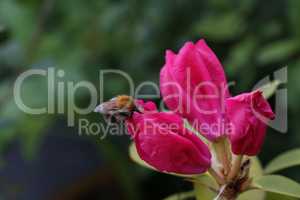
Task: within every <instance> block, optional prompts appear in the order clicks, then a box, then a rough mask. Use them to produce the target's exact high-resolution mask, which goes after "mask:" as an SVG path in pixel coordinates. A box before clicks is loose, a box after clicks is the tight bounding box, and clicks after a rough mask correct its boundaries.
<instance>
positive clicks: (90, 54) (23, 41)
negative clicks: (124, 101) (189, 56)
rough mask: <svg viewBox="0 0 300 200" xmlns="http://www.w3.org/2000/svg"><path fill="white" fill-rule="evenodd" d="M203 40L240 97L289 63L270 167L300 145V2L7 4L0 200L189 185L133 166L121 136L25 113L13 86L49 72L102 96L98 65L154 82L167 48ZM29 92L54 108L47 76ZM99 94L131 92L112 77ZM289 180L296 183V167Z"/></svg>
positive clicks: (42, 0) (108, 195)
mask: <svg viewBox="0 0 300 200" xmlns="http://www.w3.org/2000/svg"><path fill="white" fill-rule="evenodd" d="M200 38H205V39H206V41H207V43H208V44H209V46H210V47H211V48H212V49H213V50H214V51H215V52H216V54H217V55H218V57H219V58H220V60H221V61H222V63H223V65H224V68H225V71H226V74H227V75H228V79H229V80H233V81H236V86H234V87H233V90H232V93H233V94H237V93H239V92H242V91H247V90H251V89H252V87H253V86H254V84H255V83H256V82H257V81H258V80H260V79H262V78H264V77H265V76H267V75H270V74H272V72H274V71H276V70H277V69H280V68H281V67H284V66H288V83H287V84H283V85H282V87H283V88H287V89H288V133H287V134H281V133H279V132H277V131H274V130H271V129H269V133H268V135H267V140H266V143H265V145H264V149H263V151H262V153H261V154H260V156H259V157H260V158H261V160H262V163H263V164H265V163H267V162H268V161H269V160H271V159H272V158H273V157H274V156H275V155H277V154H279V153H280V152H282V151H284V150H288V149H290V148H293V147H298V146H299V145H300V134H299V128H298V126H299V117H298V116H299V115H300V106H299V105H298V102H299V100H298V97H299V96H300V81H299V76H300V1H299V0H277V1H274V0H265V1H259V0H243V1H240V0H210V1H204V0H202V1H200V0H190V1H186V0H165V1H161V0H144V1H137V0H123V1H117V0H89V1H84V0H64V1H59V0H0V150H1V154H0V155H1V157H0V199H1V200H2V199H4V200H7V199H8V200H10V199H18V200H23V199H30V200H39V199H46V200H47V199H51V200H52V199H58V200H60V199H63V200H69V199H70V200H77V199H78V200H81V199H124V200H128V199H129V200H135V199H136V200H140V199H143V200H148V199H149V200H150V199H151V200H153V199H162V198H163V197H165V196H167V195H168V194H171V193H174V192H180V191H185V190H187V189H189V188H191V185H190V184H189V183H187V182H185V181H183V180H180V179H178V178H174V177H169V176H167V175H163V174H158V173H155V172H150V171H148V170H146V169H142V168H141V167H139V166H137V165H135V164H134V163H133V162H131V161H130V159H129V158H128V152H127V147H128V144H129V142H130V141H129V139H128V137H126V136H122V137H120V136H110V137H108V138H106V139H105V140H100V139H99V137H97V136H91V135H89V136H79V135H78V127H74V128H70V127H67V122H66V115H64V114H49V115H28V114H25V113H23V112H22V111H21V110H19V109H18V107H17V106H16V105H15V102H14V97H13V85H14V81H15V80H16V78H17V77H18V75H19V74H20V73H22V72H24V71H26V70H28V69H47V68H49V67H55V68H56V69H63V70H64V71H65V77H63V78H60V79H59V80H60V81H65V82H66V81H75V82H78V81H82V80H87V81H90V82H92V83H93V84H94V85H95V86H97V88H98V89H99V70H101V69H120V70H123V71H125V72H127V73H128V74H130V75H131V76H132V78H133V79H134V81H135V83H136V84H138V83H140V82H142V81H154V82H156V83H158V78H159V70H160V68H161V67H162V66H163V64H164V52H165V50H166V49H172V50H174V51H176V52H177V51H178V50H179V48H180V47H181V46H182V45H183V43H184V42H185V41H188V40H192V41H197V40H198V39H200ZM23 87H24V88H23V97H24V99H25V101H26V104H27V105H30V106H33V107H38V106H42V105H47V90H46V89H47V83H46V82H45V79H43V78H38V77H34V78H30V79H28V80H27V81H26V84H25V85H24V86H23ZM104 88H105V90H104V96H103V97H104V99H109V98H111V97H113V96H115V95H116V94H124V93H127V92H128V87H127V85H126V83H124V80H121V79H120V78H118V77H114V76H112V77H110V78H109V79H108V80H107V81H105V86H104ZM147 92H151V91H149V90H147V89H145V93H147ZM53 95H54V94H53ZM89 100H90V96H89V95H88V93H87V92H86V91H83V90H82V91H81V90H80V91H78V93H77V94H76V104H77V105H79V106H82V107H84V106H85V105H87V104H88V103H89ZM154 100H156V101H158V99H154ZM271 101H272V102H273V103H274V99H271ZM80 117H84V118H87V119H89V120H91V121H94V122H99V121H100V120H102V118H101V117H100V115H99V114H96V113H91V114H88V115H84V116H76V119H79V118H80ZM282 173H284V174H285V175H287V176H290V177H293V179H295V180H297V181H298V182H299V181H300V173H299V168H298V169H295V168H294V169H289V170H285V171H283V172H282Z"/></svg>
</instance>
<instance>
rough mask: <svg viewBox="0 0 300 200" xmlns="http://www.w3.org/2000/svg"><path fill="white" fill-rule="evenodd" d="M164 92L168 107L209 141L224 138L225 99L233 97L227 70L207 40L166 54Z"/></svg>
mask: <svg viewBox="0 0 300 200" xmlns="http://www.w3.org/2000/svg"><path fill="white" fill-rule="evenodd" d="M160 89H161V93H162V96H163V100H164V102H165V103H166V105H167V106H168V108H169V109H170V110H172V111H174V112H175V113H177V114H180V115H181V116H183V117H185V118H187V120H188V121H189V122H190V124H191V125H192V126H194V128H195V129H197V130H198V131H199V132H200V133H201V134H203V135H204V136H205V137H206V138H207V139H209V140H215V139H217V138H219V137H221V136H223V135H224V133H225V131H224V129H223V124H224V120H225V119H224V117H223V116H224V115H223V112H224V110H225V109H224V104H225V100H224V99H225V98H227V97H229V96H230V95H229V92H228V89H227V81H226V77H225V74H224V71H223V67H222V65H221V63H220V62H219V60H218V58H217V57H216V55H215V54H214V52H213V51H212V50H211V49H210V48H209V47H208V46H207V44H206V43H205V41H204V40H200V41H198V42H197V43H196V44H193V43H192V42H187V43H185V45H184V46H183V47H182V48H181V49H180V51H179V53H178V54H177V55H176V54H175V53H173V52H172V51H170V50H168V51H167V52H166V63H165V65H164V67H163V68H162V70H161V72H160Z"/></svg>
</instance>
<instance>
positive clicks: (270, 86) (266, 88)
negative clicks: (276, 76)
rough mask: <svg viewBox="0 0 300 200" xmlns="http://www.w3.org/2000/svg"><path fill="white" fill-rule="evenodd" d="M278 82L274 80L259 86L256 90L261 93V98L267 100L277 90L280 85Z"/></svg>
mask: <svg viewBox="0 0 300 200" xmlns="http://www.w3.org/2000/svg"><path fill="white" fill-rule="evenodd" d="M280 83H281V82H280V81H279V80H274V81H272V82H270V83H267V84H265V85H263V86H261V87H260V88H258V90H260V91H262V92H263V96H264V97H265V98H266V99H268V98H270V97H271V96H272V95H273V94H274V93H275V92H276V90H277V88H278V86H279V85H280Z"/></svg>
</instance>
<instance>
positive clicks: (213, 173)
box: [208, 168, 225, 185]
mask: <svg viewBox="0 0 300 200" xmlns="http://www.w3.org/2000/svg"><path fill="white" fill-rule="evenodd" d="M208 173H209V174H210V175H211V176H212V177H213V178H214V179H215V180H216V182H217V183H218V184H219V185H224V184H225V180H224V177H223V176H222V175H220V174H219V173H218V172H216V171H215V170H214V169H213V168H210V169H209V170H208Z"/></svg>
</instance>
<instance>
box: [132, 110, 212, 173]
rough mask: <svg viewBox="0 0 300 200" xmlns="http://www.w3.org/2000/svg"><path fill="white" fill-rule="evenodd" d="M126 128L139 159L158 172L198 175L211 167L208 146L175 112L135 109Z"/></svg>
mask: <svg viewBox="0 0 300 200" xmlns="http://www.w3.org/2000/svg"><path fill="white" fill-rule="evenodd" d="M127 127H129V128H128V130H129V132H130V133H131V135H134V136H133V138H134V142H135V145H136V148H137V152H138V154H139V156H140V157H141V159H143V160H144V161H145V162H147V163H148V164H149V165H151V166H153V167H154V168H156V169H157V170H159V171H162V172H173V173H181V174H199V173H203V172H205V171H206V170H208V169H209V168H210V164H211V163H210V159H211V154H210V152H209V149H208V147H207V146H206V144H204V143H203V142H202V141H201V140H200V138H198V137H197V136H196V135H194V134H193V133H192V132H190V131H189V130H188V129H186V128H184V124H183V120H182V118H181V117H180V116H178V115H176V114H174V113H163V112H148V113H147V112H145V113H138V112H135V113H134V114H133V116H132V117H131V118H130V119H128V120H127Z"/></svg>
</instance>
